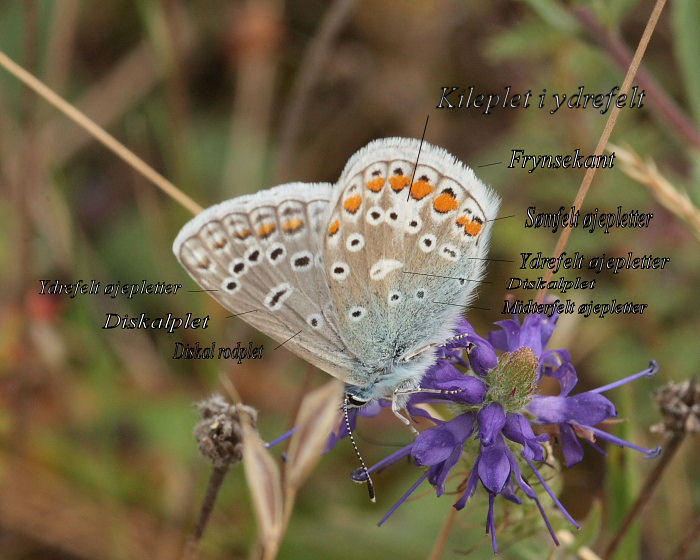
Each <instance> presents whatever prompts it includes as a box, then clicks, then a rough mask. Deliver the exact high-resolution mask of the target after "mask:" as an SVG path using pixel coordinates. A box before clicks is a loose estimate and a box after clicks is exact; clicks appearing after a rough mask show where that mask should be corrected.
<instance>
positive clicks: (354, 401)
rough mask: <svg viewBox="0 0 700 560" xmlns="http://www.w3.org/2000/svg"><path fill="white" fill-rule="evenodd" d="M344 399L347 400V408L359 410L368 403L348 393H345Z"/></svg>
mask: <svg viewBox="0 0 700 560" xmlns="http://www.w3.org/2000/svg"><path fill="white" fill-rule="evenodd" d="M345 398H346V399H347V402H348V406H353V407H355V408H359V407H361V406H364V405H366V404H367V403H368V402H369V400H367V399H360V398H358V397H356V396H355V395H352V394H350V393H345Z"/></svg>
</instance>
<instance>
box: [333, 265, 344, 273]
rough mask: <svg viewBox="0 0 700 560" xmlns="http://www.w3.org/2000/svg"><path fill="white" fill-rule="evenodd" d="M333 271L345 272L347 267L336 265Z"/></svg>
mask: <svg viewBox="0 0 700 560" xmlns="http://www.w3.org/2000/svg"><path fill="white" fill-rule="evenodd" d="M333 272H334V273H335V274H342V273H343V272H345V268H344V267H342V266H336V267H335V268H334V269H333Z"/></svg>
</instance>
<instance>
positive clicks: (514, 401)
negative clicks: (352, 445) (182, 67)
mask: <svg viewBox="0 0 700 560" xmlns="http://www.w3.org/2000/svg"><path fill="white" fill-rule="evenodd" d="M557 321H558V317H557V316H556V315H554V316H552V317H550V318H548V317H545V316H544V315H533V316H528V317H526V318H525V319H524V320H523V321H522V323H521V322H520V320H519V319H518V318H517V317H516V318H515V319H509V320H506V321H500V322H499V323H497V325H499V327H500V330H497V331H494V332H491V333H490V334H489V337H488V340H487V339H485V338H482V337H481V336H479V335H478V334H476V332H475V331H474V329H473V327H472V326H471V325H470V324H469V323H468V322H467V321H466V320H462V321H460V322H459V324H458V325H457V327H456V329H455V336H454V337H453V338H451V339H449V340H447V341H446V342H445V344H444V345H443V346H442V347H441V348H439V349H438V352H437V360H436V363H435V364H434V365H433V366H431V367H430V368H428V370H427V371H426V373H425V375H424V377H423V379H422V380H421V384H420V388H419V389H417V390H416V392H415V393H414V394H412V395H411V396H410V398H409V400H408V403H407V405H406V409H407V410H408V412H409V414H411V415H412V416H414V417H416V416H422V417H425V418H428V419H430V420H431V421H432V422H433V423H434V426H433V427H430V428H428V429H426V430H423V431H422V432H421V433H420V434H418V436H417V437H416V439H415V441H413V443H411V444H409V445H406V446H405V447H403V448H401V449H399V450H398V451H396V452H394V453H392V454H391V455H389V456H388V457H386V458H385V459H383V460H382V461H380V462H379V463H377V464H375V465H374V466H372V467H370V468H369V469H368V470H367V472H365V471H364V470H362V469H357V470H356V471H355V472H353V475H352V477H353V479H354V480H356V481H364V480H366V476H367V473H368V472H373V471H377V472H378V471H381V470H383V469H385V468H387V467H389V466H391V465H393V464H394V463H396V462H397V461H399V460H401V459H403V458H410V459H411V460H412V462H413V463H414V464H415V465H417V466H419V467H424V468H425V470H424V472H423V473H422V475H421V476H420V477H419V478H418V480H416V482H415V483H414V484H413V485H412V486H411V487H410V488H409V489H408V491H407V492H406V493H405V494H404V495H403V496H402V497H401V499H400V500H399V501H398V502H397V503H396V504H395V505H394V506H393V507H392V508H391V509H390V510H389V511H388V512H387V514H386V515H385V516H384V517H383V518H382V519H381V521H380V522H379V525H382V524H383V523H385V522H386V521H387V520H388V519H389V517H391V516H392V515H393V514H394V513H395V512H396V510H397V509H398V508H399V507H400V506H401V505H402V504H403V503H404V502H405V501H406V500H407V499H408V497H409V496H410V495H411V494H413V493H414V492H415V491H416V489H417V488H418V487H419V486H420V485H421V484H422V483H423V482H424V481H425V480H426V479H427V480H428V482H429V483H430V484H431V485H432V486H434V487H435V489H436V493H437V495H438V496H440V495H442V494H444V493H446V483H447V479H448V476H449V474H450V472H452V471H453V470H454V469H455V467H457V466H458V465H460V464H462V465H464V466H466V467H467V468H468V467H469V466H471V471H470V474H469V475H468V478H467V480H466V488H465V491H464V493H463V494H462V495H461V496H460V497H459V499H458V500H457V502H456V503H455V504H454V507H455V508H457V509H458V510H460V509H463V508H464V507H465V506H466V505H467V503H468V502H469V500H470V498H471V497H472V496H473V495H474V494H475V492H476V491H477V489H478V487H479V483H481V486H483V488H484V490H485V491H486V492H487V494H488V496H489V509H488V512H487V516H486V532H487V533H490V534H491V537H492V541H493V549H494V552H495V551H497V543H496V535H495V514H494V507H495V501H496V497H497V496H499V495H500V496H503V498H505V499H507V500H509V501H511V502H514V503H518V504H519V503H521V496H522V495H525V496H527V497H528V498H529V499H530V500H532V501H534V502H535V504H536V505H537V507H538V509H539V511H540V514H541V515H542V518H543V520H544V523H545V525H546V526H547V529H548V530H549V532H550V534H551V536H552V539H553V540H554V542H555V543H557V544H559V543H558V542H557V539H556V536H555V534H554V530H553V529H552V525H551V523H550V522H549V519H548V518H547V516H546V515H545V512H544V509H543V507H542V505H541V503H540V501H539V498H538V496H537V494H536V493H535V491H534V490H533V488H532V487H531V486H530V485H529V484H527V482H525V480H524V479H523V477H522V474H521V467H527V468H529V469H531V470H532V472H533V473H534V474H535V476H536V477H537V479H538V480H539V482H540V484H541V485H542V488H544V490H545V491H546V492H547V494H549V496H550V498H551V499H552V501H553V502H554V503H555V504H556V505H557V507H558V508H559V510H560V511H561V512H562V514H563V515H564V517H566V518H567V519H568V520H569V521H570V522H571V523H572V524H573V525H574V526H576V527H578V525H577V523H576V521H575V520H574V519H573V518H572V517H571V515H569V513H568V512H567V511H566V509H564V507H563V506H562V504H561V503H560V502H559V500H558V498H557V496H556V495H555V494H554V492H553V491H552V490H551V488H550V487H549V486H548V485H547V482H546V481H545V480H544V478H543V477H542V475H541V474H540V472H539V470H538V468H537V463H542V462H544V461H545V458H546V457H545V450H544V448H543V446H542V444H543V442H545V441H548V440H549V437H550V436H549V434H548V433H542V434H540V435H536V434H535V430H534V429H533V424H537V425H539V426H543V425H549V426H552V425H553V426H554V427H553V429H552V433H555V434H558V436H559V438H558V440H559V442H560V444H561V446H562V449H563V452H564V457H565V459H566V464H567V466H571V465H573V464H575V463H577V462H578V461H580V460H581V458H582V456H583V448H582V446H581V444H580V442H579V440H578V438H579V437H584V438H585V439H587V440H588V441H589V442H590V443H591V444H592V445H594V447H595V444H594V443H593V439H594V436H598V437H599V438H601V439H604V440H606V441H609V442H612V443H615V444H618V445H623V446H628V447H632V448H634V449H637V450H639V451H642V452H643V453H645V454H646V455H648V456H654V455H655V454H658V453H659V451H660V448H656V449H653V450H649V449H644V448H642V447H638V446H635V445H633V444H631V443H629V442H626V441H624V440H621V439H619V438H617V437H615V436H613V435H611V434H608V433H607V432H604V431H602V430H600V429H598V428H596V427H595V426H596V425H598V424H601V423H602V422H605V421H606V420H607V419H609V418H613V417H615V416H617V410H616V409H615V406H614V405H613V403H612V402H611V401H610V400H608V399H607V398H606V397H604V396H602V395H601V393H603V392H605V391H608V390H610V389H613V388H615V387H618V386H620V385H622V384H625V383H628V382H630V381H632V380H634V379H637V378H639V377H641V376H651V375H653V374H654V373H655V372H656V370H657V366H656V363H654V362H652V363H651V364H650V367H649V368H648V369H647V370H645V371H643V372H640V373H638V374H636V375H633V376H630V377H628V378H626V379H623V380H621V381H619V382H616V383H612V384H609V385H605V386H604V387H600V388H598V389H594V390H592V391H586V392H584V393H580V394H578V395H570V393H571V391H572V389H573V388H574V387H575V385H576V383H577V380H578V379H577V375H576V370H575V369H574V366H573V364H572V362H571V354H570V353H569V352H568V351H567V350H564V349H560V350H547V349H546V346H547V344H548V343H549V341H550V339H551V337H552V334H553V332H554V329H555V328H556V324H557ZM497 350H499V351H501V352H503V354H501V355H499V354H497ZM465 355H466V358H467V359H466V360H465ZM458 366H461V367H463V368H467V369H466V371H462V370H461V369H458ZM543 375H547V376H550V377H552V378H554V379H557V380H558V381H559V384H560V393H559V395H558V396H541V395H537V394H536V388H537V382H538V381H539V380H540V379H541V377H542V376H543ZM445 402H447V403H449V404H450V405H451V406H452V408H453V409H454V410H455V411H456V416H455V417H454V418H452V419H451V420H449V421H444V420H441V419H438V418H434V417H433V415H432V414H431V412H430V409H427V410H426V408H425V405H426V404H428V403H445ZM389 404H390V403H388V402H386V401H374V402H373V403H372V404H371V405H369V406H368V407H365V408H363V409H359V410H352V411H350V418H349V422H350V424H351V426H353V427H354V425H355V422H356V420H357V417H358V416H374V415H376V414H377V413H378V412H379V410H380V409H381V407H382V406H388V405H389ZM531 417H532V419H531ZM347 433H348V432H347V429H346V426H345V423H343V424H341V425H340V427H339V428H338V429H337V430H336V431H335V432H334V433H333V434H331V437H330V438H329V445H328V447H329V448H330V447H332V446H333V445H335V443H336V442H337V441H338V440H339V439H340V438H342V437H345V436H346V435H347ZM472 437H473V439H472ZM475 441H476V442H478V443H477V444H475V443H473V442H475ZM465 446H467V449H472V450H474V451H473V453H472V455H471V456H470V454H469V453H466V454H465ZM476 449H478V453H477V452H476V451H475V450H476ZM474 455H476V457H474ZM470 463H471V465H470Z"/></svg>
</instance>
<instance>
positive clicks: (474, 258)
mask: <svg viewBox="0 0 700 560" xmlns="http://www.w3.org/2000/svg"><path fill="white" fill-rule="evenodd" d="M462 258H463V259H467V260H477V261H494V262H515V261H512V260H510V259H492V258H489V257H462Z"/></svg>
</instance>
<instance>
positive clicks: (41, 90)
mask: <svg viewBox="0 0 700 560" xmlns="http://www.w3.org/2000/svg"><path fill="white" fill-rule="evenodd" d="M0 67H2V68H4V69H5V70H7V71H8V72H9V73H10V74H12V75H13V76H14V77H15V78H17V79H18V80H20V81H21V82H22V83H23V84H24V85H26V86H27V87H29V88H31V89H32V90H34V91H35V92H36V93H37V94H38V95H39V96H41V97H42V98H43V99H44V100H45V101H47V102H48V103H50V104H51V105H53V106H54V107H55V108H56V109H58V110H59V111H61V112H62V113H63V114H64V115H65V116H66V117H68V118H69V119H70V120H72V121H73V122H74V123H75V124H77V125H78V126H79V127H81V128H82V129H83V130H85V131H86V132H87V133H88V134H90V135H92V136H93V137H94V138H95V139H96V140H97V141H99V142H100V143H102V144H103V145H104V146H106V147H107V148H108V149H109V150H110V151H111V152H112V153H114V154H115V155H116V156H118V157H120V158H121V159H123V160H124V161H125V162H126V163H128V164H129V165H130V166H131V167H133V168H134V169H135V170H136V171H138V172H139V173H141V175H143V176H144V177H146V179H148V180H149V181H151V182H152V183H153V184H154V185H155V186H156V187H158V188H159V189H161V190H162V191H163V192H164V193H165V194H167V195H168V196H169V197H171V198H172V199H173V200H175V201H176V202H178V203H180V204H181V205H182V206H183V207H184V208H186V209H187V210H189V211H190V212H192V213H193V214H198V213H199V212H201V211H202V207H201V206H199V204H197V203H196V202H195V201H194V200H192V199H191V198H190V197H189V196H187V195H186V194H185V193H183V192H182V191H181V190H180V189H178V188H177V187H176V186H175V185H173V184H172V183H171V182H170V181H168V180H167V179H166V178H165V177H163V176H162V175H161V174H160V173H158V172H157V171H156V170H155V169H153V168H152V167H151V166H150V165H148V164H147V163H146V162H145V161H143V160H142V159H141V158H140V157H138V156H137V155H136V154H135V153H134V152H132V151H131V150H129V149H128V148H127V147H126V146H124V144H122V143H121V142H119V141H118V140H117V139H116V138H115V137H114V136H112V135H111V134H109V133H108V132H107V131H106V130H105V129H104V128H102V127H100V126H99V125H97V124H96V123H95V121H93V120H92V119H90V118H88V117H87V116H86V115H85V114H84V113H81V112H80V111H78V109H76V108H75V107H74V106H73V105H71V104H70V103H68V102H67V101H66V100H65V99H63V98H62V97H61V96H59V95H58V94H57V93H56V92H55V91H53V90H52V89H51V88H49V87H47V86H46V85H45V84H44V83H42V82H41V81H40V80H38V79H37V78H35V77H34V76H33V75H32V74H30V73H29V72H27V71H26V70H25V69H24V68H22V67H21V66H19V65H18V64H16V63H15V62H14V61H12V60H11V59H10V58H9V57H8V56H7V55H6V54H5V53H4V52H2V51H0Z"/></svg>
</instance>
